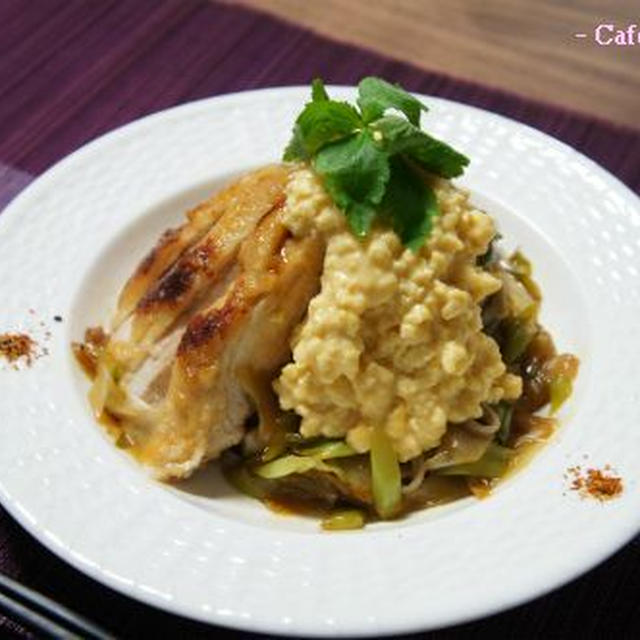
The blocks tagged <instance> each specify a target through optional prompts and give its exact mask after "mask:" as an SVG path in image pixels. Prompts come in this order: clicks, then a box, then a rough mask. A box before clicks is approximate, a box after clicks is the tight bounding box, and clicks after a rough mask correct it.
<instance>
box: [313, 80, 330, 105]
mask: <svg viewBox="0 0 640 640" xmlns="http://www.w3.org/2000/svg"><path fill="white" fill-rule="evenodd" d="M328 99H329V94H328V93H327V90H326V89H325V88H324V82H322V78H314V79H313V81H312V82H311V100H312V101H313V102H324V101H325V100H328Z"/></svg>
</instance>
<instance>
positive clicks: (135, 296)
mask: <svg viewBox="0 0 640 640" xmlns="http://www.w3.org/2000/svg"><path fill="white" fill-rule="evenodd" d="M285 178H286V176H285ZM282 180H283V168H282V167H281V166H277V165H275V166H268V167H264V168H262V169H259V170H257V171H254V172H252V173H249V174H248V175H246V176H243V177H242V178H240V179H239V180H238V181H236V182H234V183H232V184H231V185H229V186H227V187H226V188H224V189H223V190H222V191H220V192H219V193H216V194H215V195H213V196H212V197H211V198H209V199H208V200H206V201H205V202H203V203H201V204H200V205H198V206H197V207H195V208H194V209H191V210H190V211H188V212H187V214H186V217H187V222H185V223H184V224H182V225H181V226H179V227H178V228H176V229H168V230H167V231H165V232H164V233H163V234H162V236H161V237H160V239H159V240H158V243H157V244H156V246H155V247H154V248H153V249H152V250H151V251H150V252H149V253H148V254H147V255H146V256H145V258H144V259H143V260H142V262H140V264H139V265H138V267H137V268H136V270H135V271H134V273H133V275H132V276H131V277H130V278H129V280H128V281H127V283H126V284H125V286H124V288H123V289H122V292H121V294H120V297H119V299H118V307H117V310H116V314H115V317H114V319H113V328H114V329H118V328H119V327H120V326H121V325H122V323H123V322H124V320H126V319H127V318H128V317H129V315H130V314H131V313H132V312H133V310H134V309H135V307H136V305H137V304H138V303H139V302H140V300H141V299H142V298H143V297H144V295H145V294H146V293H147V292H148V291H149V289H150V288H151V286H152V285H154V284H155V283H156V281H157V280H158V278H160V277H161V276H162V275H164V274H165V273H166V272H167V271H168V270H169V268H170V267H172V266H173V264H174V263H175V262H176V260H178V258H179V257H180V256H181V255H182V254H183V253H184V251H185V250H186V249H188V248H189V247H191V246H192V245H194V244H195V243H196V242H198V241H199V240H200V239H201V238H202V237H203V236H204V235H205V234H206V233H207V232H208V231H209V230H210V229H211V227H212V226H213V225H214V224H215V223H216V222H217V221H218V220H219V219H220V218H221V217H222V215H223V214H224V213H225V212H226V211H228V210H230V209H231V210H234V211H235V212H236V213H238V211H239V210H240V209H241V208H242V207H243V206H245V205H246V203H247V200H248V199H250V198H252V197H255V193H256V191H257V190H261V189H266V190H267V194H266V197H267V199H268V198H270V197H271V191H272V188H273V186H274V185H280V184H282ZM276 190H277V186H276Z"/></svg>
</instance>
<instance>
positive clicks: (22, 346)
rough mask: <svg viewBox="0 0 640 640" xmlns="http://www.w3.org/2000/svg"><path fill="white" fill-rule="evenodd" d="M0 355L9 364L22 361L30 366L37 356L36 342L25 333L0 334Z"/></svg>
mask: <svg viewBox="0 0 640 640" xmlns="http://www.w3.org/2000/svg"><path fill="white" fill-rule="evenodd" d="M0 356H2V357H4V358H6V359H7V360H8V361H9V362H10V363H11V364H14V365H15V364H17V363H18V362H19V361H23V362H24V363H25V364H26V365H27V366H30V365H31V363H32V362H33V361H34V359H35V358H37V357H38V343H37V342H36V341H35V340H34V339H33V338H32V337H31V336H29V335H27V334H26V333H2V334H0Z"/></svg>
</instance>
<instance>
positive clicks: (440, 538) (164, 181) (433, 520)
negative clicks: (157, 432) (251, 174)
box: [0, 88, 640, 635]
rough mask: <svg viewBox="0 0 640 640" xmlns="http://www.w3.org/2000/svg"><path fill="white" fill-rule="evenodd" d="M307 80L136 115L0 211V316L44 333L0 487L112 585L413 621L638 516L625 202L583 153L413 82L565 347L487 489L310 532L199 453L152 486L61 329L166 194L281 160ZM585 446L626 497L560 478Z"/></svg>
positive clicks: (250, 616) (207, 605) (522, 592)
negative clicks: (107, 419) (187, 477)
mask: <svg viewBox="0 0 640 640" xmlns="http://www.w3.org/2000/svg"><path fill="white" fill-rule="evenodd" d="M332 92H333V94H334V95H336V96H338V97H344V98H352V97H353V92H352V90H351V89H346V88H342V89H337V88H334V89H333V90H332ZM307 95H308V91H307V89H302V88H286V89H268V90H263V91H255V92H249V93H241V94H235V95H228V96H223V97H220V98H214V99H210V100H204V101H201V102H196V103H193V104H188V105H184V106H181V107H177V108H175V109H170V110H169V111H166V112H163V113H159V114H156V115H153V116H151V117H148V118H144V119H143V120H141V121H139V122H135V123H133V124H131V125H128V126H126V127H124V128H122V129H119V130H117V131H114V132H113V133H110V134H108V135H106V136H104V137H102V138H100V139H99V140H96V141H95V142H93V143H91V144H89V145H88V146H86V147H84V148H82V149H81V150H80V151H78V152H76V153H74V154H72V155H71V156H69V157H68V158H66V159H65V160H63V161H62V162H60V163H59V164H57V165H56V166H55V167H53V168H52V169H50V170H49V171H48V172H47V173H46V174H45V175H44V176H42V177H41V178H39V179H38V180H37V181H36V182H35V183H33V184H32V185H31V186H30V187H29V188H28V189H27V190H26V191H24V192H23V193H22V194H21V195H20V196H19V197H18V198H17V199H16V200H15V201H14V202H13V203H12V204H11V205H10V206H9V207H8V208H7V209H6V210H5V212H4V213H3V214H2V216H1V217H0V251H1V255H2V259H1V260H2V262H1V267H0V268H1V271H2V277H1V278H0V300H2V304H1V305H0V332H1V331H7V330H10V329H20V328H28V327H29V326H32V325H33V324H34V322H36V319H37V318H44V319H45V324H47V325H49V328H50V330H51V331H52V334H53V335H52V336H51V339H50V340H49V342H48V344H47V347H48V349H49V355H48V356H46V357H43V358H41V359H40V360H38V361H37V362H36V363H35V364H34V365H33V366H32V367H31V368H30V369H26V370H23V371H15V370H11V369H10V368H8V367H6V366H2V367H0V368H1V369H2V370H1V371H0V389H1V392H0V416H1V422H2V428H1V429H0V470H1V471H0V496H1V500H2V503H3V504H4V506H5V507H6V508H7V509H8V510H9V511H10V512H11V514H12V515H13V516H14V517H15V518H17V519H18V520H19V521H20V522H21V523H22V525H24V526H25V527H26V528H27V529H28V530H29V531H30V532H31V533H32V534H33V535H35V536H36V537H37V538H38V539H39V540H40V541H41V542H43V543H44V544H45V545H46V546H47V547H49V548H50V549H51V550H52V551H54V552H55V553H57V554H58V555H59V556H60V557H62V558H63V559H65V560H66V561H68V562H69V563H70V564H72V565H74V566H75V567H77V568H78V569H80V570H81V571H84V572H85V573H87V574H89V575H90V576H92V577H94V578H95V579H97V580H99V581H101V582H103V583H105V584H107V585H109V586H111V587H113V588H115V589H117V590H118V591H121V592H122V593H124V594H127V595H129V596H131V597H133V598H137V599H139V600H142V601H144V602H147V603H150V604H152V605H155V606H158V607H161V608H163V609H167V610H169V611H174V612H176V613H179V614H183V615H186V616H190V617H192V618H197V619H199V620H204V621H208V622H214V623H218V624H223V625H228V626H232V627H239V628H244V629H251V630H260V631H266V632H280V633H285V634H294V635H302V634H309V635H319V634H330V635H346V634H356V635H380V634H383V633H391V632H404V631H412V630H418V629H428V628H434V627H439V626H443V625H449V624H453V623H457V622H462V621H464V620H469V619H472V618H476V617H479V616H484V615H488V614H490V613H493V612H496V611H499V610H502V609H505V608H507V607H510V606H512V605H515V604H518V603H521V602H523V601H525V600H528V599H530V598H533V597H535V596H538V595H540V594H542V593H544V592H546V591H549V590H551V589H553V588H555V587H557V586H559V585H561V584H562V583H564V582H566V581H568V580H570V579H571V578H574V577H575V576H577V575H579V574H580V573H582V572H584V571H586V570H587V569H589V568H590V567H592V566H593V565H595V564H596V563H598V562H600V561H602V560H603V559H604V558H606V557H607V556H608V555H610V554H611V553H612V552H614V551H615V550H616V549H617V548H619V547H620V546H621V545H623V544H624V543H625V542H626V541H628V540H629V539H630V538H631V537H632V536H633V535H634V534H635V533H636V532H637V531H638V529H639V528H640V492H638V491H637V484H638V480H639V478H640V467H639V466H638V463H637V460H638V456H639V455H640V429H638V428H637V418H638V414H639V413H640V411H639V408H640V407H639V398H640V395H639V394H638V393H637V381H636V375H635V374H636V372H637V356H638V352H639V351H640V324H638V321H637V319H638V317H640V287H639V271H638V257H639V254H640V214H639V206H638V199H637V198H636V197H635V196H634V195H633V194H632V193H631V192H630V191H629V190H628V189H626V188H625V187H624V186H623V185H622V184H621V183H620V182H618V181H617V180H616V179H615V178H613V177H611V176H610V175H609V174H608V173H606V172H605V171H603V170H602V169H601V168H599V167H598V166H597V165H595V164H594V163H593V162H591V161H590V160H588V159H586V158H585V157H583V156H582V155H580V154H579V153H577V152H576V151H574V150H572V149H570V148H569V147H567V146H565V145H563V144H561V143H559V142H557V141H556V140H554V139H552V138H550V137H548V136H546V135H543V134H542V133H539V132H538V131H535V130H533V129H530V128H528V127H525V126H523V125H521V124H517V123H515V122H513V121H511V120H508V119H506V118H503V117H500V116H497V115H493V114H491V113H487V112H485V111H481V110H478V109H474V108H471V107H468V106H464V105H461V104H456V103H453V102H448V101H445V100H441V99H436V98H430V97H426V96H425V97H424V98H423V99H424V101H425V102H426V103H427V104H428V105H429V106H430V107H431V111H430V112H429V114H427V116H426V117H425V126H426V127H427V128H428V129H429V130H430V131H432V132H434V133H435V134H436V135H439V136H440V137H442V138H444V139H446V140H447V141H449V142H450V143H452V144H454V145H455V146H456V147H459V148H460V149H461V150H463V151H464V152H466V153H467V155H469V156H470V157H471V159H472V163H471V166H470V168H469V170H468V172H467V174H466V175H465V177H464V179H463V180H460V182H461V183H462V184H464V185H466V186H468V187H469V188H470V189H471V190H472V192H473V194H474V198H475V199H476V201H477V202H478V203H479V204H480V205H482V206H484V207H486V208H487V209H488V210H489V211H490V212H492V213H493V214H494V215H495V216H496V217H497V219H498V221H499V224H500V227H501V230H502V233H503V234H504V235H505V236H506V238H507V239H508V241H509V242H510V243H511V244H516V243H517V244H519V245H521V246H522V247H524V249H525V251H526V253H527V254H528V255H529V256H530V257H531V258H532V260H533V263H534V265H535V266H536V277H537V278H538V279H539V281H540V282H541V284H542V288H543V291H544V293H545V302H544V310H543V321H544V323H545V324H546V325H547V326H548V327H549V328H550V329H551V330H552V332H553V334H554V336H556V339H557V343H558V345H559V346H560V348H561V349H562V350H566V351H571V352H573V353H575V354H577V355H578V356H579V357H580V359H581V360H582V368H581V372H580V376H579V380H578V384H577V387H576V392H575V395H574V396H573V398H572V400H571V401H570V403H569V404H568V406H567V408H566V410H565V413H564V414H563V426H562V429H561V430H560V433H559V434H558V436H557V438H556V439H555V440H554V442H553V443H552V444H550V445H549V446H548V447H547V448H546V449H545V450H544V451H543V452H542V453H541V454H540V455H538V456H537V457H536V458H535V459H534V461H533V462H532V463H531V464H530V465H529V466H528V467H527V468H526V469H525V470H523V471H522V472H520V473H519V475H517V476H516V477H514V478H512V479H511V480H509V481H508V482H506V483H505V484H504V485H503V486H501V487H500V488H499V490H497V491H496V492H495V494H494V495H493V496H492V497H491V498H489V499H487V500H485V501H482V502H478V501H475V500H473V499H469V500H466V501H463V502H459V503H456V504H454V505H452V506H448V507H444V508H438V509H433V510H430V511H426V512H422V513H417V514H414V515H413V516H411V517H410V518H408V519H406V520H403V521H401V522H394V523H389V524H377V525H374V526H369V527H367V528H366V529H365V530H363V531H359V532H349V533H340V534H327V533H321V532H320V531H319V529H318V526H317V523H316V522H314V521H310V520H305V519H303V518H295V517H283V516H279V515H275V514H273V513H271V512H270V511H268V510H267V509H265V508H264V507H263V506H262V505H261V504H259V503H258V502H254V501H251V500H250V499H248V498H244V497H241V496H239V495H236V494H235V493H234V492H233V491H232V490H230V489H229V488H227V487H226V485H225V484H224V483H223V482H221V480H220V478H219V477H218V476H217V475H216V472H215V469H212V470H210V471H208V472H206V473H204V474H201V475H199V476H198V477H196V478H195V479H194V480H192V481H190V482H189V483H187V484H186V485H184V487H182V488H181V487H172V488H170V487H167V486H163V485H160V484H156V483H154V482H153V481H151V480H149V479H148V478H147V477H146V476H145V474H144V473H143V472H142V471H141V470H140V469H139V468H138V467H137V466H136V465H135V463H134V462H132V461H131V460H130V459H129V458H128V457H127V456H126V455H125V454H123V453H122V452H120V451H119V450H117V449H116V448H115V447H113V446H112V445H111V444H110V442H109V441H108V440H107V438H106V437H105V436H104V434H103V433H102V430H101V429H100V428H99V427H98V425H96V424H95V423H94V421H93V419H92V417H91V415H90V411H89V407H88V404H87V402H86V399H85V394H86V390H87V381H86V380H85V379H83V376H82V375H81V374H80V373H79V372H78V370H77V368H76V367H75V366H74V362H73V361H72V358H71V355H70V348H69V344H70V342H71V340H72V339H78V338H79V337H80V336H81V335H82V332H83V329H84V327H86V326H87V325H90V324H93V323H99V322H102V321H103V320H105V318H106V317H107V315H108V312H109V309H110V308H111V307H112V305H113V302H114V299H115V296H116V293H117V291H118V288H119V287H120V285H121V284H122V282H123V280H124V278H125V276H126V275H127V274H128V273H129V271H130V270H131V269H132V268H133V266H134V264H135V263H136V262H137V261H138V260H139V258H140V257H141V256H142V255H143V253H144V252H145V251H146V249H147V248H148V247H149V246H150V244H151V243H152V242H153V240H154V239H155V237H156V236H157V235H158V234H159V233H160V231H162V230H163V229H164V228H166V227H167V226H168V225H170V224H173V223H174V222H176V221H177V220H178V219H179V218H180V217H181V215H182V211H183V210H184V209H185V208H186V207H188V206H190V205H192V204H194V203H196V202H198V200H199V199H201V198H202V197H203V196H205V195H206V194H207V193H209V192H210V190H211V189H212V188H213V187H217V186H219V185H220V184H222V183H224V182H225V181H226V180H228V179H229V178H230V177H231V176H233V175H235V174H237V173H239V172H242V171H245V170H247V169H250V168H252V167H255V166H258V165H261V164H263V163H267V162H270V161H274V160H277V159H278V158H279V154H280V152H281V150H282V148H283V146H284V144H285V142H286V141H287V139H288V136H289V131H290V127H291V123H292V121H293V118H294V116H295V114H296V113H297V111H298V110H299V109H300V107H301V105H302V104H303V102H304V101H305V100H306V99H307ZM30 308H32V309H34V310H35V312H36V314H35V315H30V314H29V313H28V309H30ZM55 314H60V315H61V316H63V318H64V323H63V324H55V323H53V322H52V321H51V318H52V317H53V316H54V315H55ZM585 455H588V456H589V459H588V460H586V461H585V459H584V457H583V456H585ZM585 463H586V464H589V465H594V466H603V465H604V464H607V463H609V464H611V465H613V466H614V467H615V469H616V470H617V471H618V473H619V474H620V475H621V476H622V477H623V479H624V483H625V491H624V493H623V495H622V496H621V497H620V498H619V499H617V500H614V501H610V502H609V503H606V504H600V503H597V502H594V501H585V500H581V499H580V498H579V497H578V496H577V495H576V494H575V493H574V492H571V491H568V490H567V480H565V479H564V478H563V474H564V473H565V471H566V469H567V467H569V466H571V465H573V464H583V465H584V464H585Z"/></svg>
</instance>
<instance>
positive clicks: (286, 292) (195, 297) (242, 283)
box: [92, 166, 324, 478]
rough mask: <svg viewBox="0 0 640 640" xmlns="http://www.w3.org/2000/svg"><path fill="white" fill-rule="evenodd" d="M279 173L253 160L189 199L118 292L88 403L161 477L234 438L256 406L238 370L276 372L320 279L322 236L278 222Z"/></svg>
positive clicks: (180, 473) (177, 473) (186, 469)
mask: <svg viewBox="0 0 640 640" xmlns="http://www.w3.org/2000/svg"><path fill="white" fill-rule="evenodd" d="M287 177H288V169H287V168H286V167H282V166H273V167H266V168H264V169H260V170H258V171H256V172H253V173H251V174H248V175H247V176H245V177H243V178H241V179H240V180H239V181H238V182H236V183H234V184H233V185H232V186H231V187H228V188H227V189H225V190H224V191H222V192H221V193H220V194H219V195H218V196H214V198H212V199H210V200H208V201H207V202H206V203H204V204H203V205H201V207H199V208H197V209H195V210H194V211H195V212H197V213H195V214H194V213H193V212H191V213H190V214H189V216H190V220H189V221H188V222H186V223H185V224H184V225H182V226H181V227H179V228H178V229H177V230H173V231H170V232H166V233H165V234H164V235H163V236H162V237H161V239H160V241H159V243H158V244H157V246H156V247H155V249H154V250H153V251H152V252H151V253H150V254H149V255H148V256H147V257H146V258H145V259H144V260H143V262H142V263H141V264H140V266H139V267H138V268H137V269H136V271H135V272H134V274H133V276H132V277H131V279H130V280H129V281H128V283H127V284H126V285H125V287H124V289H123V291H122V293H121V295H120V298H119V305H118V309H117V312H116V315H115V318H114V327H115V328H116V329H117V333H116V334H115V335H114V336H112V338H111V340H110V342H109V343H108V345H107V347H106V349H105V350H104V352H103V355H102V356H101V358H100V361H99V363H98V374H97V377H96V382H95V383H94V391H92V393H94V398H93V401H94V406H95V405H96V402H97V404H98V405H100V401H102V406H98V407H97V409H99V410H106V411H107V412H108V414H109V415H112V416H115V418H116V420H118V421H119V424H120V428H121V429H122V430H123V432H124V433H125V434H126V437H127V438H128V440H129V442H130V443H131V444H132V449H133V451H134V453H135V454H136V455H137V456H138V457H139V459H141V460H142V461H143V462H144V463H145V464H147V465H148V466H149V467H150V468H151V469H152V470H153V472H154V473H155V475H156V476H157V477H159V478H171V477H184V476H187V475H189V474H190V473H191V472H193V471H194V470H195V469H196V468H197V467H198V466H199V465H200V464H201V463H202V462H204V461H205V460H207V459H210V458H215V457H217V456H218V455H219V454H220V453H221V452H222V451H223V450H224V449H226V448H228V447H230V446H233V445H235V444H237V443H239V442H240V441H241V439H242V437H243V435H244V432H245V426H244V425H245V421H246V419H247V417H248V416H249V415H250V413H251V412H252V411H253V405H252V401H251V399H250V396H249V394H248V393H247V391H246V390H245V388H244V386H243V382H242V381H243V380H244V377H243V376H244V375H246V372H247V371H250V372H251V374H252V375H254V376H261V377H263V378H264V379H265V380H267V379H268V380H271V379H272V378H273V377H274V376H275V374H276V373H277V371H278V370H279V369H280V367H281V366H282V365H283V364H284V363H285V362H286V361H287V360H288V358H289V357H290V350H289V337H290V335H291V332H292V331H293V329H294V327H295V326H296V325H297V324H298V323H299V322H300V321H301V320H302V319H303V317H304V315H305V313H306V309H307V306H308V303H309V300H310V299H311V297H312V296H313V295H315V293H316V292H317V291H318V289H319V282H320V272H321V269H322V261H323V255H324V246H323V244H322V241H321V240H320V239H319V238H316V237H306V238H304V239H297V238H293V237H291V236H290V234H289V233H288V231H287V229H286V228H285V227H284V225H283V224H282V207H283V205H284V202H285V195H284V188H285V185H286V180H287ZM196 218H198V222H197V224H196V223H194V220H195V219H196ZM127 318H129V320H128V321H127ZM100 385H103V386H106V387H107V390H106V391H103V393H102V394H100V393H97V392H95V390H96V388H98V387H100ZM96 398H97V400H96Z"/></svg>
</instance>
